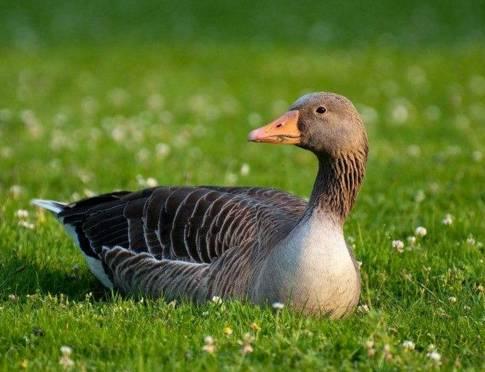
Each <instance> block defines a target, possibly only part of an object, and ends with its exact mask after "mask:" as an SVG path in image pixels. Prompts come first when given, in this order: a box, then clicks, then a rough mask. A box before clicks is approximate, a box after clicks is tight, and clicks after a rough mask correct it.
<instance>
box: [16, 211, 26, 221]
mask: <svg viewBox="0 0 485 372" xmlns="http://www.w3.org/2000/svg"><path fill="white" fill-rule="evenodd" d="M15 216H17V218H19V219H21V220H22V219H26V218H29V211H27V210H25V209H19V210H17V212H15Z"/></svg>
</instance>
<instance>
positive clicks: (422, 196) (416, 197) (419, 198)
mask: <svg viewBox="0 0 485 372" xmlns="http://www.w3.org/2000/svg"><path fill="white" fill-rule="evenodd" d="M424 199H426V194H425V193H424V191H423V190H418V192H417V193H416V195H414V200H415V201H416V203H421V202H422V201H424Z"/></svg>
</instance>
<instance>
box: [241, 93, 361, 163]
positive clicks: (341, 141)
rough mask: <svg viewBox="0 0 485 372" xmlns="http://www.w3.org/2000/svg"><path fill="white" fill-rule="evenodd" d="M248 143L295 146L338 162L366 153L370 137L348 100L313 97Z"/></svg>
mask: <svg viewBox="0 0 485 372" xmlns="http://www.w3.org/2000/svg"><path fill="white" fill-rule="evenodd" d="M248 139H249V141H253V142H264V143H275V144H293V145H297V146H300V147H302V148H305V149H308V150H310V151H312V152H314V153H315V154H316V155H317V156H319V157H320V156H322V155H323V156H325V157H327V156H330V157H331V158H338V157H340V156H342V155H343V156H345V154H348V153H352V152H355V151H358V152H360V151H362V150H363V149H365V150H364V151H365V152H367V135H366V131H365V127H364V125H363V123H362V119H361V118H360V115H359V113H358V112H357V110H356V109H355V107H354V105H353V104H352V102H350V100H348V99H347V98H345V97H343V96H341V95H338V94H335V93H326V92H321V93H310V94H307V95H305V96H303V97H301V98H299V99H298V100H297V101H296V102H295V103H293V104H292V105H291V106H290V109H289V111H288V112H287V113H285V114H284V115H282V116H281V117H279V118H278V119H276V120H274V121H272V122H271V123H269V124H268V125H266V126H264V127H261V128H258V129H255V130H253V131H251V133H249V136H248Z"/></svg>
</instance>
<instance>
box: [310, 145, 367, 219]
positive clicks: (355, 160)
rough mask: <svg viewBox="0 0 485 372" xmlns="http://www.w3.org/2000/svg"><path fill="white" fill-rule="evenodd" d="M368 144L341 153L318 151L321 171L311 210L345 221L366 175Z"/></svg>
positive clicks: (311, 199)
mask: <svg viewBox="0 0 485 372" xmlns="http://www.w3.org/2000/svg"><path fill="white" fill-rule="evenodd" d="M367 152H368V150H367V146H365V147H363V148H362V149H360V150H359V151H355V152H352V153H346V154H341V155H339V156H338V157H335V158H333V157H330V156H328V155H318V154H317V158H318V162H319V166H318V175H317V178H316V180H315V184H314V186H313V191H312V194H311V196H310V201H309V203H308V210H309V211H311V212H314V211H317V212H323V213H326V214H329V215H330V217H333V218H335V219H336V222H338V223H341V224H343V223H344V221H345V218H346V217H347V215H348V214H349V212H350V210H351V209H352V206H353V205H354V202H355V198H356V197H357V193H358V191H359V187H360V185H361V183H362V179H363V178H364V173H365V166H366V163H367Z"/></svg>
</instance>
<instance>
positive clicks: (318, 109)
mask: <svg viewBox="0 0 485 372" xmlns="http://www.w3.org/2000/svg"><path fill="white" fill-rule="evenodd" d="M326 111H327V109H326V108H325V107H323V106H320V107H318V108H317V109H316V112H317V113H319V114H323V113H325V112H326Z"/></svg>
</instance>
